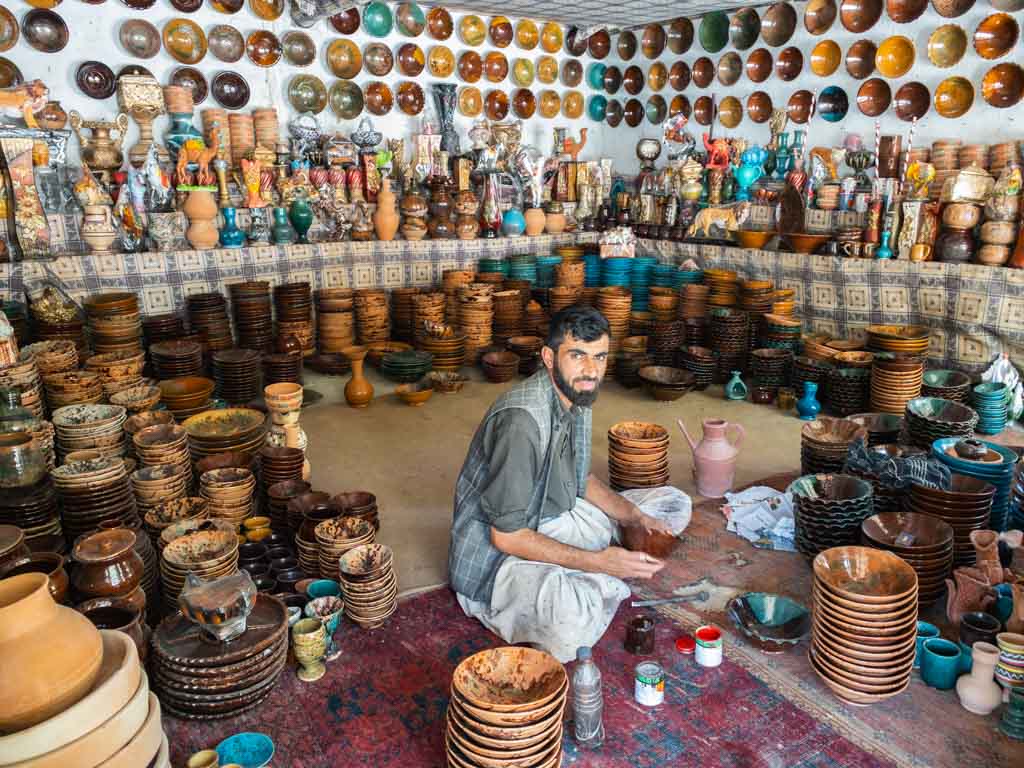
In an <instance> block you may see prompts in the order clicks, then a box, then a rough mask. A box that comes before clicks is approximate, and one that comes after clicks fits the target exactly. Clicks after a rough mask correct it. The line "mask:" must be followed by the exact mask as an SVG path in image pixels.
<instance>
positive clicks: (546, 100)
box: [539, 90, 562, 120]
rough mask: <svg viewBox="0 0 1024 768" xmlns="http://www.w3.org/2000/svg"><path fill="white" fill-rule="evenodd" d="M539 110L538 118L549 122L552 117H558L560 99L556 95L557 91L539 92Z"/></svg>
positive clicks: (560, 105)
mask: <svg viewBox="0 0 1024 768" xmlns="http://www.w3.org/2000/svg"><path fill="white" fill-rule="evenodd" d="M539 110H540V116H541V117H546V118H548V119H549V120H550V119H551V118H552V117H558V113H559V112H560V111H561V110H562V97H561V96H559V95H558V92H557V91H551V90H545V91H541V92H540V105H539Z"/></svg>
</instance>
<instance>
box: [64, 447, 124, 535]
mask: <svg viewBox="0 0 1024 768" xmlns="http://www.w3.org/2000/svg"><path fill="white" fill-rule="evenodd" d="M50 476H51V477H52V478H53V485H54V488H55V489H56V491H57V497H58V499H60V506H61V527H62V528H63V530H64V535H65V536H66V537H67V539H68V541H74V540H75V539H77V538H78V537H79V536H81V535H82V534H83V533H89V532H90V531H94V530H96V528H98V527H99V525H100V523H102V522H104V521H111V522H117V523H122V524H127V525H136V524H137V523H138V517H137V514H136V512H135V497H134V496H133V495H132V488H131V485H130V484H129V482H128V473H127V472H126V470H125V466H124V461H122V460H121V459H119V458H113V457H108V458H102V459H92V460H88V461H74V462H71V463H70V464H63V465H61V466H59V467H57V468H56V469H55V470H53V472H51V473H50Z"/></svg>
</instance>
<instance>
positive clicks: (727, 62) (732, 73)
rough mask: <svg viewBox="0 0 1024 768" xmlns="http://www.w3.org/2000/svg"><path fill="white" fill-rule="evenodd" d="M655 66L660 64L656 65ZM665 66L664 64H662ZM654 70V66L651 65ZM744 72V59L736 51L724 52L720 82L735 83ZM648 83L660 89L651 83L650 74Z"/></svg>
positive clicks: (725, 83) (719, 65) (719, 63)
mask: <svg viewBox="0 0 1024 768" xmlns="http://www.w3.org/2000/svg"><path fill="white" fill-rule="evenodd" d="M654 66H655V67H656V66H658V64H655V65H654ZM661 66H662V68H664V65H663V64H662V65H661ZM651 70H652V71H653V70H654V67H651ZM742 74H743V59H741V58H740V55H739V54H738V53H736V52H735V51H729V52H728V53H726V54H724V55H723V56H722V58H720V59H719V60H718V82H720V83H721V84H722V85H735V84H736V83H738V82H739V79H740V75H742ZM647 84H648V85H650V86H651V89H652V90H655V91H656V90H658V89H657V88H655V87H654V85H653V84H652V83H651V80H650V76H649V75H648V78H647Z"/></svg>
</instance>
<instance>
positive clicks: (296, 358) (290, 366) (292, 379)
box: [262, 352, 303, 385]
mask: <svg viewBox="0 0 1024 768" xmlns="http://www.w3.org/2000/svg"><path fill="white" fill-rule="evenodd" d="M262 361H263V384H264V385H267V384H281V383H286V382H287V383H290V384H301V383H302V361H303V357H302V353H301V352H275V353H274V354H264V355H263V357H262Z"/></svg>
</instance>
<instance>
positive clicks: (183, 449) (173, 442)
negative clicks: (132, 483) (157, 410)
mask: <svg viewBox="0 0 1024 768" xmlns="http://www.w3.org/2000/svg"><path fill="white" fill-rule="evenodd" d="M132 439H133V441H134V443H135V455H136V456H138V458H139V463H140V464H141V465H142V466H144V467H152V466H156V465H157V464H170V465H172V466H174V467H177V468H178V470H179V471H180V472H181V473H183V474H185V475H186V476H187V477H188V480H189V484H190V486H191V480H192V459H191V457H190V455H189V451H188V432H186V431H185V428H184V427H182V426H180V425H178V424H160V425H155V426H152V427H146V428H145V429H142V430H139V431H138V432H136V433H135V437H134V438H132Z"/></svg>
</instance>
